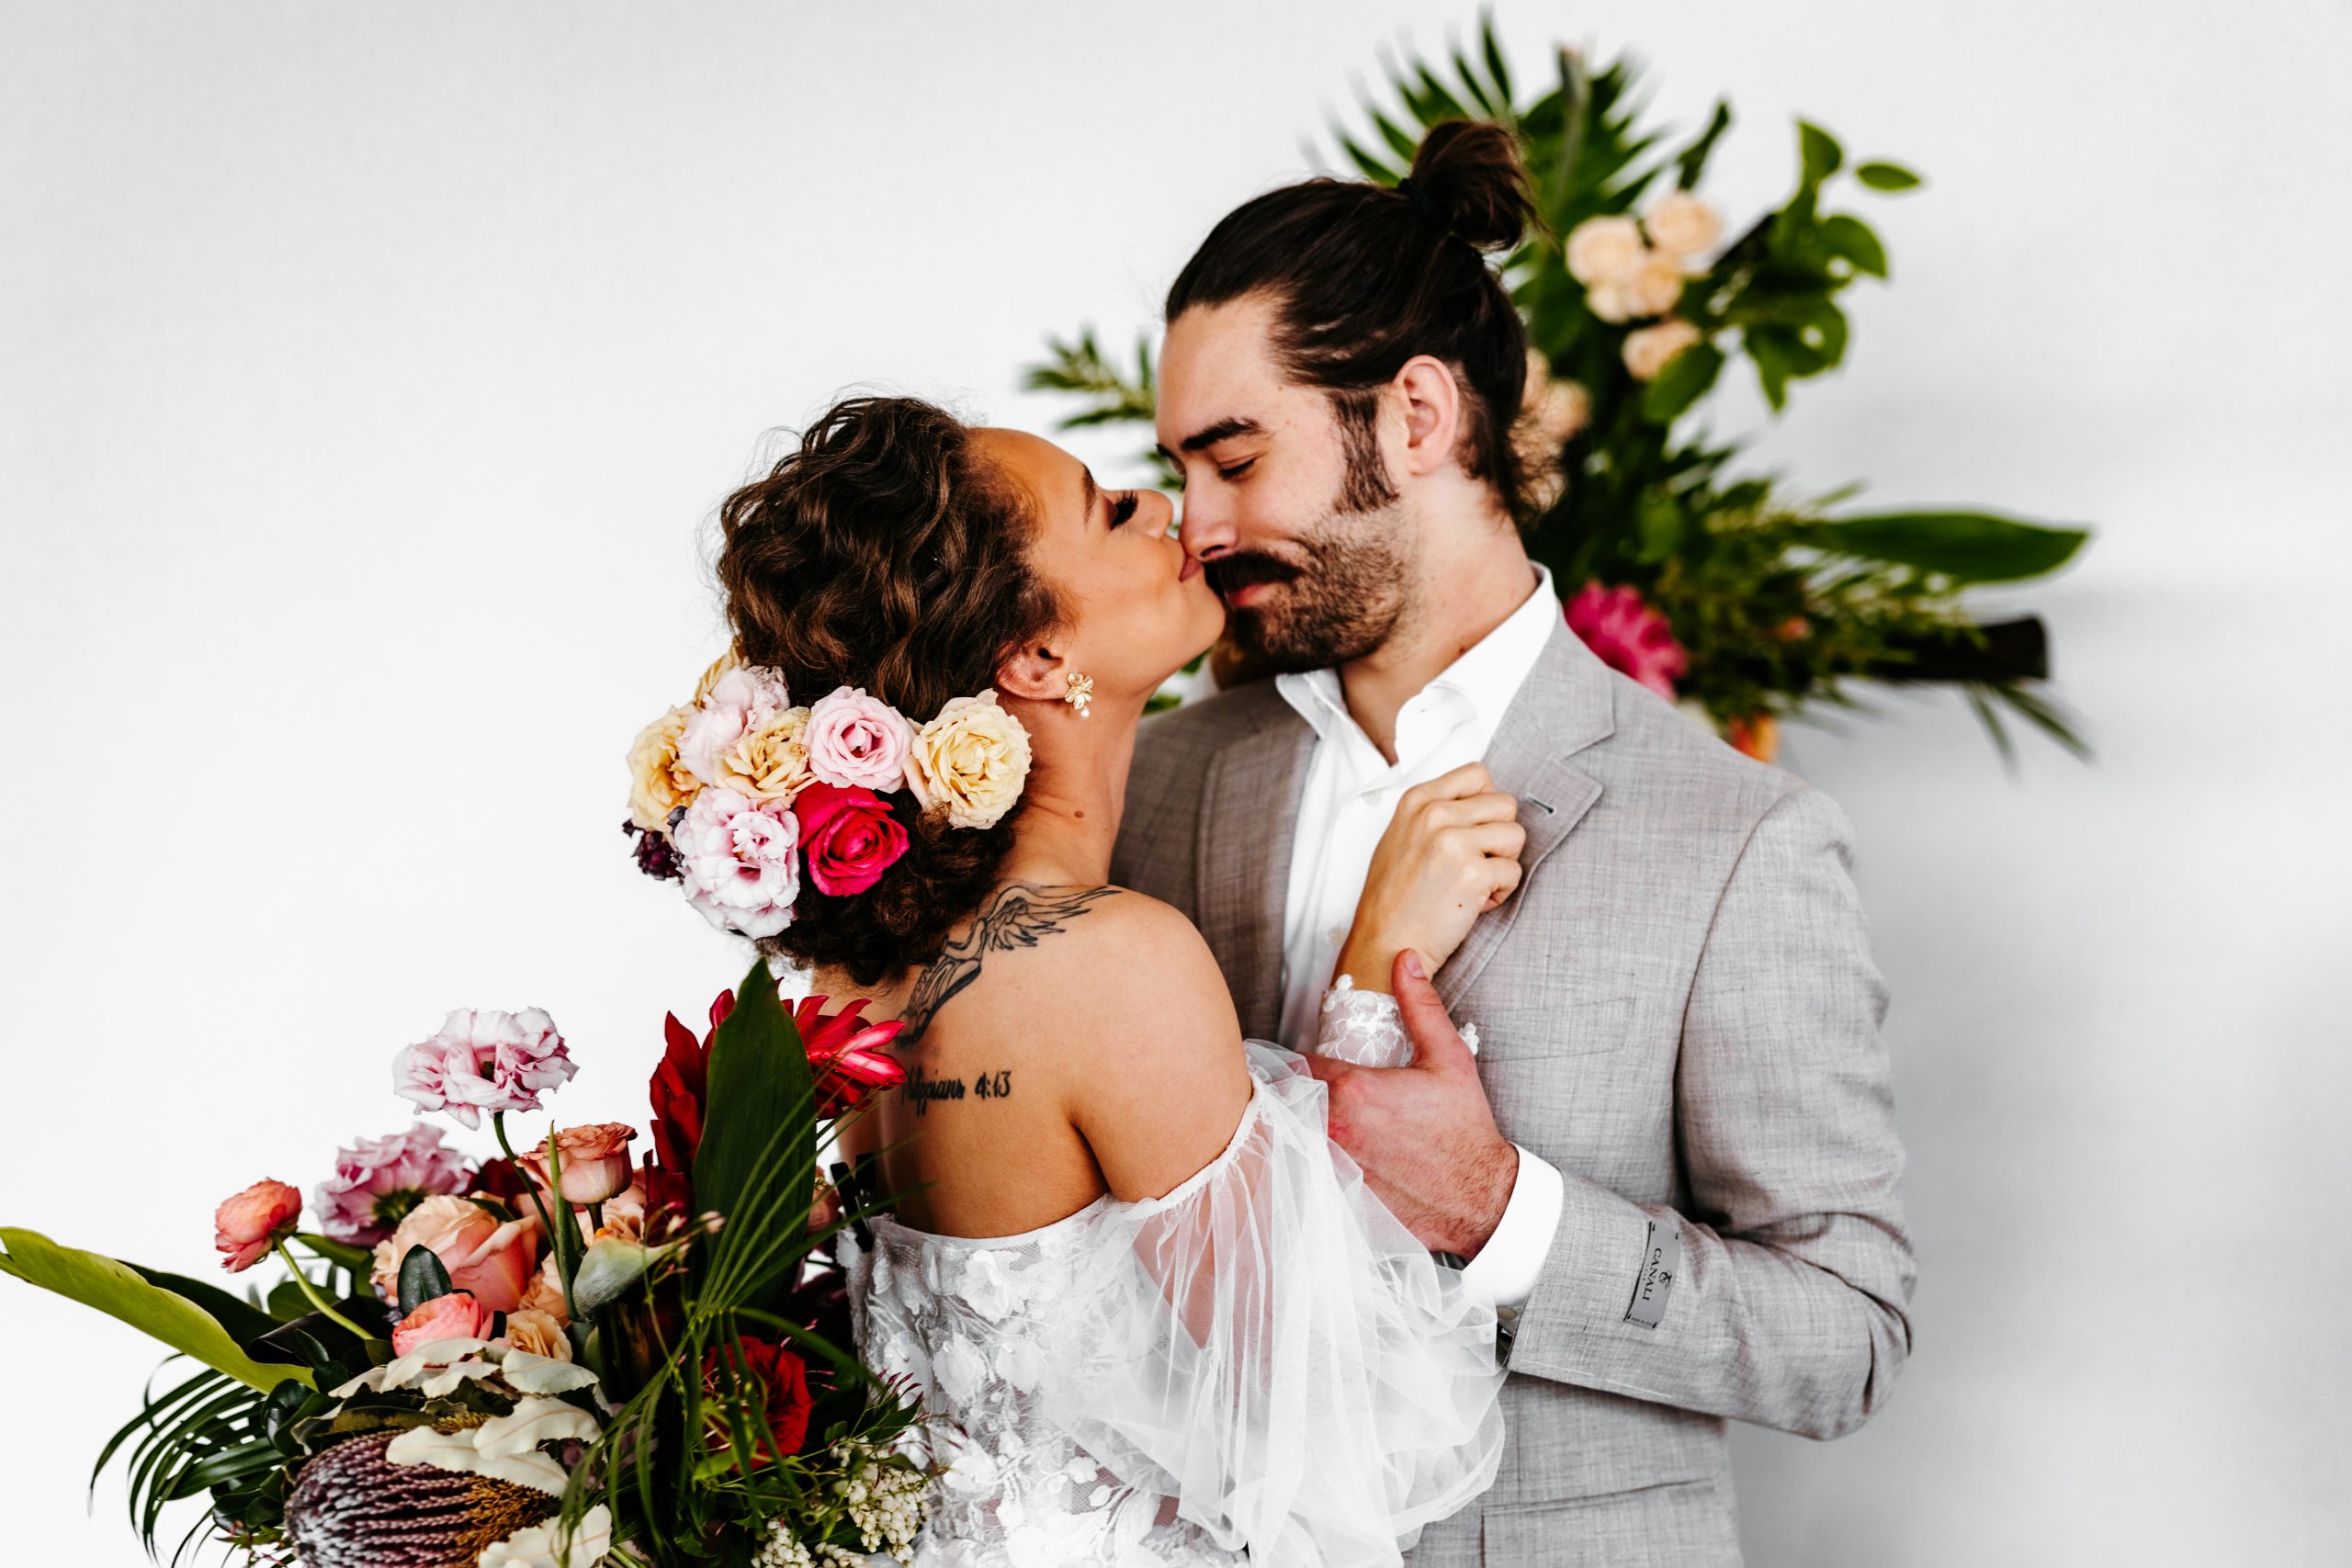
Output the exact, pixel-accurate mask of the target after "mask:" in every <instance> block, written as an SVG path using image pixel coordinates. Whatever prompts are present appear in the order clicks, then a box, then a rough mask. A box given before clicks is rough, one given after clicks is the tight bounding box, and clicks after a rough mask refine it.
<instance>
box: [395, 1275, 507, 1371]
mask: <svg viewBox="0 0 2352 1568" xmlns="http://www.w3.org/2000/svg"><path fill="white" fill-rule="evenodd" d="M490 1319H491V1312H490V1309H489V1308H488V1307H485V1306H483V1305H482V1304H481V1303H480V1302H478V1301H476V1300H474V1298H473V1297H472V1295H471V1294H469V1292H464V1291H451V1292H449V1293H448V1294H447V1295H446V1296H435V1297H434V1298H433V1299H432V1300H431V1301H429V1302H426V1303H424V1304H422V1305H421V1306H419V1307H418V1308H417V1309H416V1310H415V1311H414V1312H413V1313H411V1314H408V1315H407V1316H406V1317H404V1318H402V1319H401V1320H400V1322H399V1323H397V1324H395V1325H393V1327H392V1354H393V1355H395V1356H405V1355H407V1354H408V1353H409V1352H410V1351H411V1350H413V1349H415V1348H417V1347H418V1346H419V1345H430V1344H432V1343H433V1342H434V1341H435V1339H487V1338H488V1337H490Z"/></svg>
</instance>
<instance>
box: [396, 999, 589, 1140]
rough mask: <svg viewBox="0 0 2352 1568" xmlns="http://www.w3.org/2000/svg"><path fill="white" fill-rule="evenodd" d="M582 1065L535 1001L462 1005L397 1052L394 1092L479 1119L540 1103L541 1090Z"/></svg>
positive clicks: (463, 1118) (465, 1119)
mask: <svg viewBox="0 0 2352 1568" xmlns="http://www.w3.org/2000/svg"><path fill="white" fill-rule="evenodd" d="M577 1071H579V1069H578V1068H577V1067H575V1066H572V1065H571V1051H570V1049H569V1048H568V1047H566V1046H565V1044H564V1043H563V1036H562V1035H560V1034H558V1033H557V1032H556V1029H555V1020H553V1019H551V1018H549V1017H548V1015H547V1014H546V1013H544V1012H542V1011H540V1010H538V1009H537V1008H525V1009H524V1010H522V1011H521V1012H501V1011H498V1010H495V1009H491V1008H481V1009H475V1008H459V1009H458V1010H457V1011H455V1012H453V1013H451V1014H450V1015H449V1016H448V1017H447V1018H446V1019H444V1020H443V1021H442V1022H441V1032H439V1033H437V1034H435V1035H434V1036H433V1038H432V1039H430V1040H426V1041H422V1042H420V1043H417V1044H414V1045H411V1046H409V1047H408V1048H407V1049H406V1050H404V1051H402V1052H401V1054H400V1055H397V1056H395V1057H393V1058H392V1092H393V1093H394V1094H397V1095H399V1096H400V1097H401V1099H402V1100H413V1101H415V1102H416V1103H417V1104H418V1105H419V1106H421V1107H422V1108H424V1110H426V1111H447V1112H448V1113H449V1117H450V1120H452V1121H454V1122H460V1123H462V1124H464V1125H465V1126H468V1127H479V1126H481V1113H482V1112H483V1111H492V1112H498V1111H537V1110H538V1109H539V1091H540V1090H542V1089H554V1088H557V1087H558V1086H559V1085H560V1084H561V1083H562V1082H563V1081H564V1080H565V1079H566V1078H569V1077H571V1075H572V1074H573V1073H575V1072H577Z"/></svg>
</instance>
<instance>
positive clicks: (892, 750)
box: [800, 686, 915, 795]
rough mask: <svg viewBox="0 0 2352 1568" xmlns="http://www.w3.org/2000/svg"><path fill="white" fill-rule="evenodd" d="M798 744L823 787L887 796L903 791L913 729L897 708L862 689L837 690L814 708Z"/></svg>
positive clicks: (813, 705)
mask: <svg viewBox="0 0 2352 1568" xmlns="http://www.w3.org/2000/svg"><path fill="white" fill-rule="evenodd" d="M800 739H801V744H802V745H803V746H804V747H806V748H807V749H808V752H809V773H812V774H814V775H815V776H816V777H817V779H818V780H819V781H820V783H823V784H838V785H840V786H841V787H842V788H843V789H872V790H880V791H881V792H882V793H883V794H885V795H888V793H889V792H890V791H892V790H894V789H900V788H903V787H905V784H906V777H907V750H908V749H909V748H910V747H911V746H912V745H913V744H914V741H915V732H914V729H913V728H912V727H911V726H910V725H909V724H908V723H907V721H906V720H905V719H904V718H903V717H901V716H899V710H898V709H896V708H894V707H892V706H891V705H889V704H888V703H886V702H882V701H880V700H879V699H877V698H875V697H869V696H867V695H866V694H865V690H864V689H863V688H861V687H857V686H842V687H838V688H836V689H835V690H834V692H833V693H832V694H831V696H827V697H821V698H820V699H819V700H818V701H817V702H816V703H814V704H812V705H810V707H809V728H807V729H806V730H804V731H802V733H801V738H800Z"/></svg>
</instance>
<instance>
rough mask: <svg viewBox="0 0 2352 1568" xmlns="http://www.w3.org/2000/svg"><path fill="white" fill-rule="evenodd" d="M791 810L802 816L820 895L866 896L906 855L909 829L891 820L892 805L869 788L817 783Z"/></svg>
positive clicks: (804, 840)
mask: <svg viewBox="0 0 2352 1568" xmlns="http://www.w3.org/2000/svg"><path fill="white" fill-rule="evenodd" d="M792 810H793V815H794V816H796V817H797V818H800V844H801V848H802V849H803V850H805V851H807V852H808V855H809V881H811V882H813V883H815V884H816V885H817V891H818V892H820V893H830V894H831V895H832V896H833V897H847V896H848V895H850V894H853V893H863V892H865V890H866V889H867V888H869V887H871V886H874V885H875V884H876V883H877V882H879V881H881V880H882V874H883V873H884V872H886V871H888V869H889V868H890V866H891V864H892V863H894V862H896V861H897V860H898V858H899V856H900V855H902V854H905V853H906V852H907V830H906V829H904V828H901V827H900V826H899V824H898V822H897V820H896V819H895V818H892V817H891V815H890V807H889V803H888V802H887V801H885V800H883V799H882V798H881V796H879V795H876V794H875V793H874V792H873V791H872V790H870V789H842V788H839V787H837V786H835V785H833V784H810V785H809V787H808V788H807V789H805V790H803V791H801V792H800V798H799V799H797V800H796V801H795V802H793V806H792Z"/></svg>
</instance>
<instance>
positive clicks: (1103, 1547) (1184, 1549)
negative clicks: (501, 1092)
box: [842, 987, 1503, 1568]
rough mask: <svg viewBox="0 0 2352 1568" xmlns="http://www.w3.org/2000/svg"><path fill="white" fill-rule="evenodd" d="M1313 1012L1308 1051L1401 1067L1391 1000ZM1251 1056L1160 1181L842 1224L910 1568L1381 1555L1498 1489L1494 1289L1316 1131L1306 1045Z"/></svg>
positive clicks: (1305, 1560) (1397, 1551)
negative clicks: (904, 1439) (884, 1392)
mask: <svg viewBox="0 0 2352 1568" xmlns="http://www.w3.org/2000/svg"><path fill="white" fill-rule="evenodd" d="M1323 1035H1324V1040H1323V1043H1322V1045H1321V1046H1319V1047H1318V1049H1319V1050H1321V1051H1323V1052H1324V1053H1325V1054H1328V1055H1346V1056H1348V1057H1349V1058H1350V1059H1351V1060H1357V1061H1363V1062H1367V1063H1374V1064H1380V1065H1386V1064H1388V1063H1393V1062H1394V1061H1397V1060H1399V1059H1401V1054H1400V1047H1401V1045H1402V1041H1403V1036H1402V1032H1401V1031H1400V1030H1398V1029H1397V1026H1396V1022H1395V1007H1394V1004H1393V1003H1391V1002H1390V1001H1389V1000H1388V998H1385V997H1374V996H1370V995H1366V994H1363V993H1353V994H1351V993H1349V992H1348V991H1346V990H1345V988H1344V987H1342V988H1341V989H1340V990H1339V991H1337V992H1335V993H1334V995H1333V997H1332V998H1329V999H1328V1000H1327V1002H1326V1004H1325V1027H1324V1030H1323ZM1245 1049H1246V1050H1247V1052H1248V1054H1249V1066H1250V1076H1251V1078H1252V1080H1253V1083H1252V1089H1251V1094H1250V1101H1249V1104H1248V1105H1247V1106H1246V1107H1245V1108H1244V1109H1243V1111H1242V1113H1241V1119H1240V1122H1238V1125H1236V1127H1235V1128H1234V1130H1233V1134H1232V1137H1231V1139H1230V1141H1229V1142H1228V1143H1227V1146H1226V1148H1225V1149H1224V1151H1223V1152H1222V1153H1220V1154H1219V1155H1218V1156H1216V1158H1215V1159H1212V1160H1211V1161H1209V1163H1208V1164H1207V1165H1205V1166H1204V1167H1203V1168H1201V1169H1200V1170H1199V1171H1197V1172H1196V1173H1194V1174H1193V1176H1191V1177H1189V1178H1188V1179H1185V1180H1184V1181H1182V1182H1181V1183H1179V1184H1178V1185H1177V1187H1176V1188H1175V1189H1174V1190H1171V1191H1170V1192H1168V1193H1167V1194H1166V1195H1165V1196H1163V1197H1159V1198H1154V1199H1149V1200H1147V1201H1140V1202H1122V1201H1116V1200H1114V1199H1113V1198H1111V1197H1110V1196H1109V1195H1107V1194H1106V1195H1104V1196H1103V1197H1101V1198H1098V1199H1096V1200H1095V1201H1093V1202H1091V1203H1089V1204H1088V1205H1087V1206H1086V1207H1085V1208H1083V1209H1080V1210H1079V1211H1078V1212H1077V1213H1073V1214H1069V1215H1067V1216H1065V1217H1064V1218H1062V1219H1059V1220H1057V1221H1055V1222H1054V1223H1053V1224H1047V1225H1041V1226H1039V1227H1038V1228H1037V1229H1035V1230H1033V1231H1024V1232H1023V1233H1022V1234H1020V1235H1007V1236H991V1237H987V1238H984V1239H970V1238H963V1237H956V1236H944V1235H931V1234H929V1233H926V1232H922V1231H917V1230H913V1229H910V1228H909V1227H908V1226H905V1225H902V1224H898V1223H897V1222H895V1221H893V1220H891V1219H888V1217H878V1218H876V1219H875V1220H873V1221H872V1222H870V1224H871V1229H872V1231H873V1245H872V1246H871V1247H870V1248H869V1247H861V1246H860V1245H859V1244H858V1243H857V1242H856V1240H855V1239H854V1236H853V1235H851V1234H850V1233H848V1232H844V1233H843V1234H842V1261H843V1263H844V1265H845V1266H846V1267H847V1269H848V1270H849V1274H850V1280H849V1287H850V1302H851V1310H852V1314H853V1320H854V1328H855V1332H856V1337H857V1345H858V1349H859V1352H860V1354H861V1355H862V1356H863V1357H864V1358H865V1361H866V1364H867V1365H869V1366H871V1367H873V1368H875V1369H876V1371H879V1372H882V1373H884V1374H886V1375H895V1376H898V1377H902V1378H906V1379H909V1380H911V1382H913V1384H914V1385H915V1386H916V1387H918V1388H919V1389H920V1390H921V1391H922V1404H923V1408H924V1411H925V1414H926V1416H929V1417H930V1419H928V1420H926V1421H925V1422H923V1423H922V1424H921V1425H919V1426H918V1427H916V1428H914V1430H915V1431H916V1432H918V1433H921V1434H922V1435H923V1440H924V1441H925V1442H927V1444H928V1448H929V1453H928V1455H927V1456H918V1457H928V1458H929V1459H931V1460H932V1461H935V1462H936V1463H938V1464H940V1465H942V1466H944V1467H945V1468H944V1473H943V1474H942V1475H941V1477H940V1479H939V1481H938V1482H937V1483H935V1484H934V1486H933V1491H932V1494H931V1496H930V1499H929V1502H930V1517H929V1519H928V1521H927V1523H926V1524H925V1527H924V1529H923V1534H922V1540H920V1541H919V1542H918V1544H917V1547H916V1550H915V1556H914V1562H915V1564H916V1568H1064V1565H1067V1564H1073V1563H1114V1564H1155V1565H1164V1564H1170V1563H1175V1564H1186V1565H1194V1564H1227V1563H1240V1562H1248V1563H1249V1564H1250V1565H1251V1568H1293V1565H1297V1568H1306V1565H1310V1564H1331V1565H1335V1568H1336V1565H1341V1564H1345V1565H1348V1568H1355V1565H1358V1564H1374V1563H1395V1562H1398V1561H1400V1559H1401V1557H1402V1555H1403V1552H1404V1551H1406V1550H1407V1549H1408V1548H1409V1547H1410V1546H1411V1545H1412V1543H1413V1541H1414V1540H1416V1539H1417V1538H1418V1537H1419V1533H1420V1530H1421V1527H1422V1526H1423V1525H1425V1524H1427V1523H1428V1522H1429V1521H1430V1520H1432V1519H1437V1518H1442V1517H1444V1516H1446V1515H1447V1514H1450V1513H1453V1511H1454V1510H1456V1509H1457V1508H1459V1507H1461V1506H1463V1505H1464V1503H1466V1502H1468V1501H1469V1500H1470V1499H1471V1498H1472V1497H1474V1496H1476V1495H1477V1494H1478V1493H1480V1492H1482V1491H1484V1490H1485V1489H1486V1488H1487V1486H1488V1485H1489V1484H1490V1483H1492V1482H1493V1480H1494V1476H1495V1469H1496V1466H1497V1464H1498V1462H1499V1461H1500V1458H1501V1454H1502V1439H1503V1430H1502V1416H1501V1413H1500V1411H1499V1410H1498V1407H1497V1404H1496V1400H1497V1395H1498V1392H1499V1390H1500V1387H1501V1383H1502V1371H1501V1370H1500V1368H1499V1367H1498V1364H1497V1361H1496V1355H1495V1314H1494V1311H1493V1308H1492V1307H1491V1306H1490V1305H1487V1304H1483V1303H1477V1302H1475V1301H1474V1300H1473V1299H1471V1297H1470V1296H1469V1295H1468V1294H1467V1293H1466V1292H1464V1288H1463V1285H1462V1282H1461V1279H1460V1277H1459V1276H1458V1275H1457V1274H1456V1273H1455V1272H1454V1271H1453V1270H1451V1269H1445V1268H1443V1267H1442V1266H1440V1265H1439V1264H1438V1263H1437V1262H1436V1261H1435V1260H1434V1259H1433V1258H1431V1257H1430V1254H1429V1252H1428V1251H1427V1250H1426V1249H1424V1248H1423V1247H1421V1246H1420V1245H1419V1243H1417V1242H1415V1241H1414V1239H1413V1237H1412V1235H1411V1234H1410V1233H1409V1232H1408V1231H1407V1230H1406V1229H1405V1227H1404V1225H1403V1224H1402V1223H1400V1222H1399V1221H1398V1220H1397V1218H1396V1217H1395V1216H1394V1215H1393V1214H1391V1213H1389V1212H1388V1210H1387V1209H1386V1208H1385V1206H1384V1205H1383V1204H1382V1203H1381V1202H1380V1201H1379V1200H1378V1199H1376V1198H1375V1197H1374V1196H1373V1195H1372V1193H1371V1191H1370V1190H1368V1189H1367V1188H1366V1187H1365V1185H1364V1182H1363V1176H1362V1174H1361V1172H1360V1171H1359V1170H1358V1169H1357V1168H1356V1165H1355V1163H1354V1161H1352V1160H1351V1159H1350V1158H1349V1157H1348V1156H1347V1155H1346V1154H1345V1153H1343V1152H1342V1151H1340V1149H1339V1147H1338V1146H1337V1145H1333V1144H1332V1143H1331V1142H1330V1141H1329V1137H1328V1136H1327V1134H1326V1130H1325V1127H1326V1118H1325V1100H1324V1089H1323V1087H1322V1085H1321V1084H1319V1083H1317V1081H1316V1080H1315V1078H1314V1077H1313V1076H1312V1075H1310V1074H1309V1073H1308V1072H1307V1070H1306V1062H1305V1059H1304V1058H1302V1057H1300V1056H1297V1055H1293V1054H1292V1053H1290V1052H1287V1051H1284V1050H1282V1049H1280V1048H1278V1047H1275V1046H1272V1045H1266V1044H1261V1043H1258V1042H1255V1041H1252V1042H1250V1043H1248V1045H1247V1046H1246V1047H1245Z"/></svg>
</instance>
